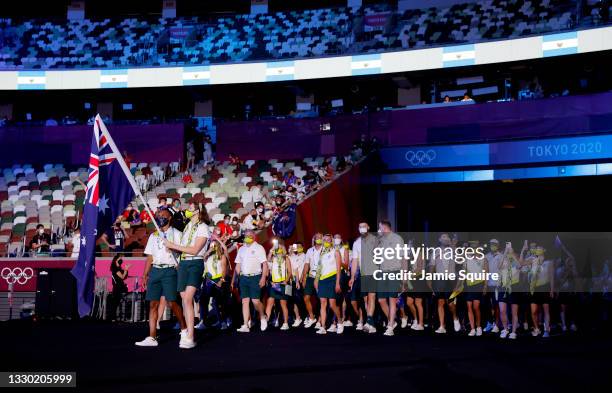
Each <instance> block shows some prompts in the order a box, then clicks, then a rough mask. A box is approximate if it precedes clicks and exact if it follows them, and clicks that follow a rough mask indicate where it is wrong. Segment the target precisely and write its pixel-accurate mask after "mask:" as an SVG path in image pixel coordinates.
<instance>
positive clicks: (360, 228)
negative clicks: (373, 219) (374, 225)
mask: <svg viewBox="0 0 612 393" xmlns="http://www.w3.org/2000/svg"><path fill="white" fill-rule="evenodd" d="M359 233H361V234H362V235H365V234H366V233H368V228H367V227H359Z"/></svg>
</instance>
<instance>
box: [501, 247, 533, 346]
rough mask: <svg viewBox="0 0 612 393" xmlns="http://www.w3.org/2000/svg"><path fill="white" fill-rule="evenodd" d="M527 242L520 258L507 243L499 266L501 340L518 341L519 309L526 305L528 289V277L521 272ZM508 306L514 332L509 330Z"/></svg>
mask: <svg viewBox="0 0 612 393" xmlns="http://www.w3.org/2000/svg"><path fill="white" fill-rule="evenodd" d="M527 247H528V245H527V241H525V244H524V245H523V249H522V250H521V255H520V257H518V256H517V255H516V253H515V252H514V249H513V248H512V243H511V242H507V243H506V248H505V250H504V253H503V258H502V260H501V264H500V266H499V270H500V273H501V287H502V290H501V296H500V298H499V316H500V319H501V323H502V327H503V329H502V331H501V332H500V334H499V337H500V338H506V337H508V338H509V339H511V340H514V339H516V337H517V334H516V331H517V329H518V327H519V308H520V306H521V305H522V304H525V294H526V292H527V289H528V285H527V280H526V276H525V275H524V274H523V273H522V272H521V269H522V267H523V265H524V264H525V260H524V255H525V252H526V251H527ZM508 306H510V308H511V310H510V311H511V314H512V331H510V330H509V323H508Z"/></svg>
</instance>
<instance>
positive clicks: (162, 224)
mask: <svg viewBox="0 0 612 393" xmlns="http://www.w3.org/2000/svg"><path fill="white" fill-rule="evenodd" d="M169 221H170V220H168V218H166V217H162V216H158V217H155V222H157V225H159V227H160V228H163V227H165V226H166V225H168V222H169Z"/></svg>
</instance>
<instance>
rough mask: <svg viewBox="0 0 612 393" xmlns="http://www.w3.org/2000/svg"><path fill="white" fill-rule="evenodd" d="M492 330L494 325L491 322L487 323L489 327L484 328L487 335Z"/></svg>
mask: <svg viewBox="0 0 612 393" xmlns="http://www.w3.org/2000/svg"><path fill="white" fill-rule="evenodd" d="M491 329H493V324H492V323H491V322H487V326H485V328H484V331H485V333H489V332H490V331H491Z"/></svg>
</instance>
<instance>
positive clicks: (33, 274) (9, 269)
mask: <svg viewBox="0 0 612 393" xmlns="http://www.w3.org/2000/svg"><path fill="white" fill-rule="evenodd" d="M74 263H75V260H74V259H70V258H55V259H42V258H23V259H17V258H11V259H8V258H7V259H0V292H8V291H9V285H12V286H13V291H14V292H35V291H36V282H37V276H38V272H39V271H40V270H44V269H72V266H74ZM110 263H111V259H110V258H98V259H96V277H106V280H107V284H106V287H107V288H108V290H109V291H110V290H112V288H113V284H112V279H111V273H110ZM145 263H146V260H145V259H144V258H124V266H125V264H129V265H130V269H129V277H128V279H127V280H126V284H127V286H128V290H129V291H133V290H134V289H136V290H137V291H139V292H141V291H142V284H138V285H136V284H137V283H136V278H138V282H139V283H140V282H141V279H140V277H142V273H143V272H144V267H145Z"/></svg>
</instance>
